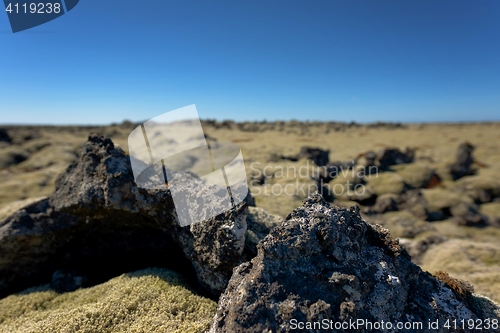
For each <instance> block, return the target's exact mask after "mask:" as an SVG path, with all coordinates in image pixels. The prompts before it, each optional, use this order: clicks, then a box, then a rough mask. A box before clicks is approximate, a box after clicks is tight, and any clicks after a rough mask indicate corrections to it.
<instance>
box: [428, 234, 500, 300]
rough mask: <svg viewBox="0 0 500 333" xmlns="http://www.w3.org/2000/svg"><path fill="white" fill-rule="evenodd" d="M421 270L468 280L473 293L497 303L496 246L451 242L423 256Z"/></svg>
mask: <svg viewBox="0 0 500 333" xmlns="http://www.w3.org/2000/svg"><path fill="white" fill-rule="evenodd" d="M421 262H422V264H421V267H422V269H424V270H427V271H429V272H431V273H434V272H436V271H440V270H443V271H446V272H448V273H449V274H450V275H451V276H453V277H455V278H458V279H461V280H466V281H469V282H470V283H472V284H473V285H474V289H475V291H476V292H477V293H479V294H481V295H485V296H487V297H489V298H491V299H493V300H494V301H496V302H499V301H500V279H499V278H498V277H499V276H500V246H499V245H497V244H492V243H479V242H474V241H470V240H465V239H464V240H461V239H451V240H449V241H446V242H444V243H441V244H439V245H436V246H435V247H433V248H432V249H430V250H429V251H427V252H426V253H425V255H424V256H423V258H422V260H421Z"/></svg>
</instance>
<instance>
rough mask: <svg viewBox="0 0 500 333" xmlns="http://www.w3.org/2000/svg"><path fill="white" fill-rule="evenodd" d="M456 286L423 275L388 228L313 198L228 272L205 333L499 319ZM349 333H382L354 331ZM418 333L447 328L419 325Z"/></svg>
mask: <svg viewBox="0 0 500 333" xmlns="http://www.w3.org/2000/svg"><path fill="white" fill-rule="evenodd" d="M453 283H455V284H457V283H458V287H456V286H455V285H453ZM459 286H460V282H457V281H452V282H450V281H448V280H447V281H444V282H442V281H440V280H438V279H437V278H435V277H433V276H432V275H430V274H429V273H425V272H423V271H422V270H421V269H420V268H419V267H418V266H416V265H415V264H413V263H412V262H411V261H410V257H409V255H408V253H407V252H406V250H405V249H404V248H402V247H401V246H400V245H399V244H398V241H397V239H394V238H392V237H391V235H390V234H389V232H388V230H387V229H383V228H382V227H380V226H377V225H375V226H372V225H369V224H367V223H366V222H364V221H363V220H362V219H361V218H360V216H359V212H358V208H351V209H342V208H337V207H330V206H329V205H328V203H326V202H325V201H324V200H323V198H322V197H321V196H320V195H318V194H316V195H313V196H311V197H310V198H308V199H307V200H306V201H305V202H304V205H303V206H302V207H299V208H297V209H295V210H294V211H293V212H292V213H291V214H290V215H288V216H287V218H286V219H285V221H284V222H283V223H282V224H281V225H279V226H278V227H276V228H275V229H273V230H272V231H271V233H270V234H269V235H268V236H267V237H266V238H265V239H264V240H262V241H261V242H260V243H259V245H258V254H257V256H256V257H255V258H254V259H253V260H252V261H250V262H246V263H243V264H241V265H240V266H238V267H237V268H236V269H235V271H234V273H233V276H232V278H231V280H230V282H229V285H228V288H227V289H226V291H225V292H224V294H223V295H222V296H221V297H220V299H219V305H218V310H217V314H216V316H215V318H214V322H213V325H212V328H211V331H210V332H211V333H215V332H289V331H291V330H293V329H294V324H295V325H297V323H299V322H301V323H305V322H324V321H325V320H326V322H327V323H329V324H331V323H335V322H349V320H351V321H356V320H360V319H363V320H364V321H363V323H366V322H372V323H373V322H378V323H380V322H382V321H384V322H386V323H388V322H390V323H395V322H412V323H415V322H422V323H428V322H429V320H430V321H436V320H439V321H440V322H445V321H446V320H448V319H452V320H453V319H455V318H463V319H465V320H468V319H474V320H475V319H484V318H485V317H487V316H488V315H491V314H492V313H493V314H494V313H495V312H494V311H497V313H496V316H498V313H500V312H498V311H500V309H498V308H497V307H496V306H495V305H494V304H493V303H492V302H490V301H487V300H485V299H482V298H481V299H479V298H476V297H475V296H474V295H473V294H472V293H471V292H470V289H468V288H462V289H461V288H459ZM295 328H297V326H295ZM316 328H317V326H316ZM302 331H307V330H306V329H303V330H302ZM309 331H313V330H309ZM330 331H334V327H331V328H330ZM355 331H356V332H384V331H385V330H383V329H376V328H375V329H374V328H369V327H367V326H365V325H360V326H357V327H356V330H355ZM421 331H422V332H431V331H432V332H445V331H446V329H445V328H443V327H440V328H439V329H437V330H431V329H429V328H428V327H426V326H425V325H424V326H423V329H422V330H421ZM458 331H459V330H457V332H458Z"/></svg>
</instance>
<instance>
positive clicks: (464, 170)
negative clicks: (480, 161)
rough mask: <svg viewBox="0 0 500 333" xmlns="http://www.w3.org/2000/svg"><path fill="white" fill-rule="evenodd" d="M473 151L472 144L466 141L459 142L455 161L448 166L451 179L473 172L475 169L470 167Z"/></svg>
mask: <svg viewBox="0 0 500 333" xmlns="http://www.w3.org/2000/svg"><path fill="white" fill-rule="evenodd" d="M473 151H474V146H473V145H472V144H470V143H468V142H464V143H462V144H460V146H459V147H458V150H457V158H456V160H455V163H453V164H452V165H451V166H450V173H451V175H452V177H453V180H457V179H460V178H462V177H464V176H470V175H473V174H475V171H474V170H473V169H472V163H474V158H473V157H472V152H473Z"/></svg>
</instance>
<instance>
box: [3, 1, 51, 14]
mask: <svg viewBox="0 0 500 333" xmlns="http://www.w3.org/2000/svg"><path fill="white" fill-rule="evenodd" d="M5 11H6V12H7V13H9V14H12V13H14V14H19V13H21V14H28V13H30V14H52V13H55V14H59V13H60V12H61V4H60V3H57V2H56V3H50V2H49V3H42V2H40V3H34V2H31V3H30V4H29V5H28V4H27V3H23V4H19V3H15V4H12V3H9V4H8V5H7V8H6V9H5Z"/></svg>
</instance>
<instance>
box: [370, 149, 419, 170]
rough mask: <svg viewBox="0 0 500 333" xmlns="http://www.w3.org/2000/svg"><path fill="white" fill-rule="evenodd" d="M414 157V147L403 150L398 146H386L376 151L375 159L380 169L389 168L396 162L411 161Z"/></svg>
mask: <svg viewBox="0 0 500 333" xmlns="http://www.w3.org/2000/svg"><path fill="white" fill-rule="evenodd" d="M414 158H415V149H412V148H406V151H405V152H402V151H400V150H399V149H398V148H387V149H383V150H381V151H379V152H378V154H377V161H378V164H379V166H380V169H382V170H389V168H390V166H392V165H396V164H404V163H411V162H413V159H414Z"/></svg>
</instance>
